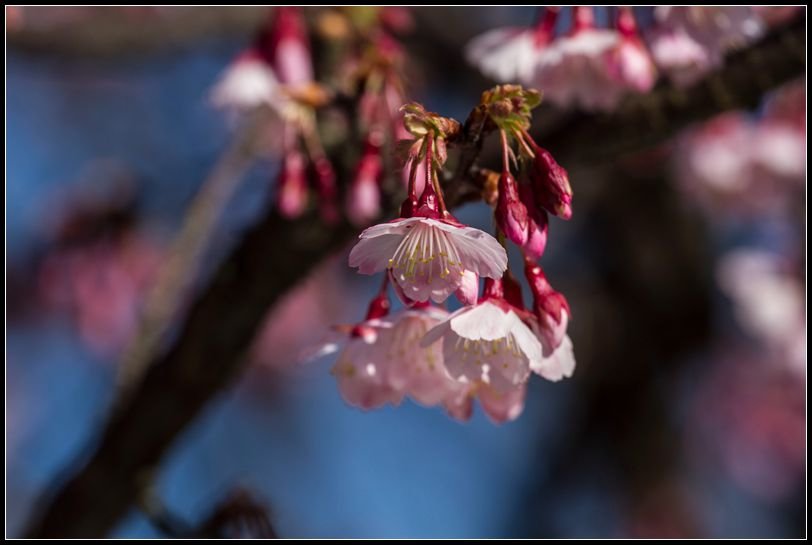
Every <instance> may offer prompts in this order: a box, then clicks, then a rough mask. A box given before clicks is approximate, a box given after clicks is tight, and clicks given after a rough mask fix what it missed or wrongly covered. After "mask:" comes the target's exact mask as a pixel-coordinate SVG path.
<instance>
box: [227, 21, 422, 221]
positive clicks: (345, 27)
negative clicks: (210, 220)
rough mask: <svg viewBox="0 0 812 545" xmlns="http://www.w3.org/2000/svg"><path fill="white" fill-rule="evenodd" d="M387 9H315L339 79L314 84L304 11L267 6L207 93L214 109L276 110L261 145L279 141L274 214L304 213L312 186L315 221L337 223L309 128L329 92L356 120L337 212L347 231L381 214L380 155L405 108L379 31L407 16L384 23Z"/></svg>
mask: <svg viewBox="0 0 812 545" xmlns="http://www.w3.org/2000/svg"><path fill="white" fill-rule="evenodd" d="M391 11H392V10H389V9H386V8H341V9H324V10H321V11H319V12H315V11H314V14H316V21H315V27H316V30H317V31H318V32H319V34H320V35H321V36H322V37H323V38H325V39H327V40H328V41H329V43H330V44H332V46H333V47H334V48H335V49H336V51H339V52H340V58H339V59H338V60H336V62H335V65H336V66H339V67H341V70H339V72H342V73H343V74H345V76H344V77H331V75H330V74H328V73H325V74H322V76H323V77H322V78H321V80H320V81H317V80H316V77H315V74H316V69H315V67H314V64H313V59H312V55H311V45H310V37H309V34H308V25H307V22H308V20H306V19H305V17H304V12H303V9H302V8H299V7H286V6H281V7H276V8H274V9H273V11H272V12H271V15H270V17H269V18H268V20H267V23H266V25H265V27H264V28H263V29H262V30H261V32H260V33H259V35H258V36H257V39H256V40H255V41H254V43H253V44H252V45H251V46H250V47H248V48H247V49H246V50H245V51H243V52H242V53H241V54H240V55H238V57H237V58H236V59H235V60H234V61H233V62H232V63H231V65H230V66H229V67H228V69H227V70H226V71H225V73H224V74H223V76H222V77H221V79H220V81H219V82H218V83H217V85H216V86H215V88H214V89H213V92H212V102H213V103H214V104H215V105H217V106H220V107H223V108H227V109H229V110H232V111H236V112H240V113H242V114H245V113H247V112H252V111H253V110H255V109H256V108H258V107H261V106H265V107H269V108H270V109H271V110H272V111H273V112H274V113H275V114H276V116H275V118H274V119H273V124H272V125H271V126H270V127H269V128H268V131H267V133H268V134H269V135H270V136H269V139H277V140H278V139H279V138H278V136H279V135H281V167H280V169H279V173H278V176H277V180H276V204H277V207H278V209H279V212H280V214H281V215H282V216H284V217H286V218H289V219H294V218H297V217H299V216H300V215H301V214H303V213H304V212H305V211H306V210H307V208H308V206H309V199H310V194H311V192H313V190H314V192H315V194H316V196H317V197H318V209H319V213H320V215H321V218H322V220H323V221H324V222H325V223H327V224H333V223H335V222H336V221H338V220H339V219H340V215H341V212H340V202H341V196H340V193H341V190H340V188H339V187H338V182H337V177H336V173H335V169H334V167H333V164H332V162H331V161H330V159H329V158H328V155H327V153H326V152H325V146H324V145H323V143H322V139H321V137H320V135H319V131H318V127H317V123H316V115H317V112H318V111H319V110H324V109H326V108H328V107H330V106H332V105H333V104H334V103H335V102H336V101H335V100H334V99H335V97H336V96H338V95H341V96H342V97H343V98H344V99H346V98H348V97H353V98H354V99H355V100H357V109H358V112H359V115H358V117H357V119H354V120H352V121H353V122H357V124H358V129H359V131H358V132H360V134H361V135H362V142H361V145H360V146H359V149H358V152H357V153H358V154H359V156H358V161H357V165H356V167H355V170H354V175H353V177H352V179H351V180H350V181H349V182H348V184H347V188H346V191H345V192H344V193H345V197H344V202H345V213H346V216H347V217H348V219H349V220H350V221H351V222H353V223H354V224H356V225H368V224H369V223H370V222H371V221H372V220H374V219H375V218H377V217H378V215H379V214H380V200H381V191H380V184H381V182H382V179H383V173H384V171H385V168H384V161H383V158H384V152H385V150H386V147H387V145H389V146H393V145H394V143H395V142H396V141H397V140H398V139H399V138H400V137H402V134H401V133H399V132H398V128H399V127H402V123H401V114H400V112H399V111H398V107H399V106H400V105H401V104H402V103H403V102H404V100H403V85H402V78H401V72H402V64H403V62H402V60H403V55H402V52H401V49H400V46H399V44H398V43H397V41H396V40H395V39H394V38H393V37H392V35H391V34H390V33H389V32H388V29H390V28H393V29H395V30H398V29H403V28H404V27H405V26H407V25H405V24H404V21H407V20H408V19H407V15H408V14H406V13H401V12H400V11H397V15H398V17H393V16H392V13H390V12H391ZM350 42H351V43H350ZM279 123H281V127H280V126H279ZM353 153H354V151H353ZM311 187H312V189H311Z"/></svg>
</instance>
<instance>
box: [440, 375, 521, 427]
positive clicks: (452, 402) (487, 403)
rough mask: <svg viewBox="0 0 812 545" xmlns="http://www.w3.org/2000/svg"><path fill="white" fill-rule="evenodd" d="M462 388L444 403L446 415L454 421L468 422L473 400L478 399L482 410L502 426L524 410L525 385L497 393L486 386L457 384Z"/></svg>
mask: <svg viewBox="0 0 812 545" xmlns="http://www.w3.org/2000/svg"><path fill="white" fill-rule="evenodd" d="M459 384H460V385H461V386H462V387H461V388H460V389H459V390H458V391H457V392H456V393H455V395H453V396H450V397H449V398H448V399H447V400H446V401H445V403H444V407H445V409H446V412H448V415H449V416H451V417H452V418H454V419H456V420H462V421H465V420H469V419H470V418H471V416H472V415H473V410H474V400H475V399H478V400H479V404H480V406H481V407H482V410H483V411H484V412H485V414H486V415H487V416H488V418H490V419H491V420H492V421H493V422H495V423H497V424H503V423H505V422H510V421H512V420H516V419H517V418H518V417H519V415H521V414H522V411H523V410H524V399H525V395H526V394H527V384H525V383H522V384H519V385H518V386H516V387H514V388H510V389H508V390H505V391H499V390H496V389H494V388H491V387H490V386H489V385H488V384H485V383H483V382H478V383H475V384H465V383H459Z"/></svg>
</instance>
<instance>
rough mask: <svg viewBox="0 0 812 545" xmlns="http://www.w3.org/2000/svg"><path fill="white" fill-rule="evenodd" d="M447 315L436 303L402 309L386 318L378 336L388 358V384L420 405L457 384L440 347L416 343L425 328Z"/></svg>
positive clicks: (428, 403)
mask: <svg viewBox="0 0 812 545" xmlns="http://www.w3.org/2000/svg"><path fill="white" fill-rule="evenodd" d="M447 317H448V312H446V311H445V310H443V309H440V308H437V307H430V306H424V307H422V308H412V309H406V310H403V311H401V312H399V313H397V314H396V315H394V316H393V317H392V318H391V319H390V320H389V323H390V327H389V329H387V330H386V332H385V333H384V335H383V337H382V338H381V342H382V343H385V344H386V357H387V359H388V361H389V364H388V366H389V367H388V368H389V375H388V380H389V384H390V385H391V386H392V387H393V388H394V389H396V390H397V391H400V392H403V393H404V394H406V395H408V396H409V397H411V398H412V399H414V400H415V401H416V402H418V403H420V404H421V405H425V406H433V405H437V404H438V403H441V402H443V401H444V400H445V399H446V398H448V397H449V395H450V393H454V392H456V390H457V389H458V388H459V386H458V385H457V384H456V383H455V381H454V380H452V379H451V377H449V375H448V373H447V372H446V369H445V365H444V363H443V354H442V352H441V351H440V348H439V347H438V346H437V345H434V346H426V347H424V346H421V345H420V340H421V339H422V338H423V337H424V336H425V334H426V332H427V331H428V330H430V329H431V328H433V327H434V326H436V325H437V324H438V323H440V322H442V321H443V320H444V319H445V318H447Z"/></svg>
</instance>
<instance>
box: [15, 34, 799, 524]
mask: <svg viewBox="0 0 812 545" xmlns="http://www.w3.org/2000/svg"><path fill="white" fill-rule="evenodd" d="M804 44H805V25H804V21H803V20H801V21H799V22H797V23H795V24H793V25H791V26H790V27H787V28H784V29H782V30H779V31H775V32H773V33H771V34H770V35H769V36H767V37H766V38H765V39H764V40H762V41H761V42H760V43H759V44H756V45H754V46H753V47H751V48H750V49H748V50H746V51H743V52H741V53H738V54H736V55H733V56H732V57H731V58H730V59H729V61H728V63H727V64H726V65H725V67H724V68H723V69H722V70H721V71H720V72H718V73H716V74H713V75H711V76H710V77H708V78H707V79H706V80H705V81H703V82H701V83H700V84H698V85H696V86H695V87H693V88H692V89H689V90H687V91H684V92H683V91H677V90H675V89H672V88H670V87H661V88H659V89H658V90H657V91H656V92H654V93H653V94H651V95H647V96H643V97H639V98H634V99H630V100H629V101H628V102H627V103H626V104H624V105H623V107H622V108H621V109H620V110H619V111H618V112H616V113H614V114H611V115H597V116H587V115H583V116H579V117H578V118H577V119H575V120H574V121H573V122H572V123H570V124H568V125H567V126H566V127H565V128H564V129H561V130H559V131H557V132H555V133H554V134H550V135H547V136H545V137H543V138H542V140H543V142H544V144H545V146H549V147H551V148H552V149H554V150H555V151H556V153H557V155H558V157H559V159H560V161H561V162H562V163H564V164H565V165H566V166H568V167H569V166H571V165H573V164H574V163H577V164H578V165H583V164H590V163H592V164H594V163H596V162H600V161H605V160H607V159H611V158H612V157H615V156H617V154H621V153H627V152H632V151H635V150H640V149H643V148H646V147H648V146H650V145H652V144H655V143H657V142H659V141H662V140H663V139H666V138H668V137H669V136H671V135H673V134H675V133H676V132H677V131H678V130H679V129H681V128H683V127H684V126H685V125H686V124H687V123H690V122H694V121H700V120H702V119H706V118H708V117H710V116H712V115H714V114H717V113H719V112H721V111H724V110H726V109H731V108H738V107H749V106H754V105H756V104H757V103H758V100H759V98H760V97H761V96H762V95H763V93H764V92H765V91H767V90H769V89H771V88H773V87H775V86H778V85H779V84H781V83H783V82H785V81H787V80H789V79H791V78H794V77H798V76H801V75H802V74H803V73H804V70H805V48H804ZM723 90H726V92H725V91H723ZM575 185H576V188H577V180H576V181H575ZM450 204H459V203H458V202H457V203H454V202H451V203H450ZM356 234H357V230H356V229H354V228H351V227H350V226H349V225H341V226H339V227H337V228H332V229H325V228H324V227H322V226H321V224H320V222H319V221H318V219H317V217H316V216H315V215H310V216H307V217H303V218H301V219H299V220H297V221H292V222H291V221H285V220H283V219H282V218H281V217H279V215H278V214H277V213H276V212H275V211H269V212H268V213H267V215H266V217H265V218H264V219H262V220H261V221H260V222H259V224H258V225H256V226H254V227H253V228H252V229H250V230H249V231H248V232H247V233H246V235H245V237H244V238H243V240H242V241H241V242H240V243H239V244H238V246H237V247H236V248H235V249H234V250H233V252H232V253H231V255H230V256H229V257H228V258H227V259H226V260H225V261H224V262H223V263H222V265H221V266H220V267H219V270H218V271H217V273H216V274H215V275H214V276H213V277H212V279H211V280H210V281H209V283H208V285H207V286H206V287H205V288H204V289H203V291H202V294H201V295H200V297H199V298H198V300H197V301H196V302H195V303H194V304H193V305H192V306H191V309H190V311H189V313H188V316H187V317H186V319H185V323H184V324H183V326H182V328H181V330H180V332H179V334H178V336H177V338H176V339H175V340H174V342H173V343H172V345H171V347H170V348H169V350H168V351H167V352H166V353H164V354H162V355H159V356H158V357H157V358H156V359H155V360H154V361H153V362H151V364H150V365H149V366H148V368H147V369H146V372H145V374H144V376H143V378H142V380H141V382H140V383H138V384H137V385H135V386H134V387H133V388H132V389H131V390H130V391H129V395H128V396H127V397H126V399H124V400H120V402H119V403H118V404H117V406H116V410H115V411H114V412H113V414H112V415H111V417H110V419H109V421H108V422H107V424H106V426H105V429H104V431H103V433H102V435H101V437H100V438H99V442H98V449H97V450H96V452H95V453H94V454H93V455H92V457H91V458H90V459H89V461H88V462H87V463H86V464H85V465H84V467H83V468H82V469H81V470H80V471H79V472H78V473H77V474H75V475H74V476H73V477H72V478H70V480H69V481H68V482H67V484H66V485H65V487H64V488H62V490H60V491H59V492H58V493H57V495H56V496H55V497H54V498H53V499H52V502H51V503H50V505H49V506H48V507H47V509H46V510H45V512H44V516H43V517H42V518H41V519H39V520H37V521H34V523H33V524H32V526H31V527H30V528H29V529H28V531H27V532H26V535H27V536H28V537H42V538H44V537H99V536H103V535H105V534H106V533H108V532H109V531H110V529H111V528H112V527H113V526H114V524H115V523H116V522H117V521H118V520H119V519H120V518H121V516H122V515H123V514H125V513H126V511H127V509H128V508H130V507H131V505H132V504H133V502H134V501H135V499H136V498H137V497H138V492H139V489H140V488H141V487H142V486H143V483H144V482H147V481H148V480H149V479H150V477H151V475H152V473H153V472H154V471H155V470H156V469H157V468H158V467H159V464H160V461H161V458H162V457H163V455H164V454H165V453H166V451H167V449H168V448H169V447H170V446H171V444H172V442H173V441H174V439H175V438H176V437H177V436H178V434H179V433H180V432H181V431H182V430H183V429H184V428H185V427H186V426H187V425H188V424H189V423H190V422H191V421H192V420H193V419H194V418H195V416H197V414H198V413H199V412H200V410H201V409H202V408H203V406H204V405H205V404H206V403H207V402H208V401H209V400H211V398H212V397H213V396H215V395H216V394H217V393H218V392H219V391H221V390H222V389H223V388H225V387H226V386H228V385H229V384H230V383H231V381H232V380H233V379H234V377H235V376H237V375H238V374H239V372H240V371H241V370H242V369H243V367H244V366H245V363H246V359H245V358H244V355H245V351H246V349H247V347H248V346H250V343H251V341H252V339H253V337H254V335H255V333H256V332H257V330H258V328H259V326H260V324H261V322H262V319H263V317H264V316H265V315H266V313H267V311H268V309H269V308H270V307H271V306H272V305H273V304H274V303H275V302H276V301H277V300H278V299H279V298H280V297H281V296H282V295H283V294H284V293H286V292H287V291H288V290H289V289H291V287H293V286H294V285H295V284H296V283H297V282H298V281H299V280H301V279H302V278H303V277H304V276H305V275H306V274H307V273H308V271H310V270H311V269H312V268H313V267H315V266H316V265H317V264H318V263H319V261H320V260H321V259H322V258H323V257H324V256H325V255H328V254H329V253H330V252H332V251H334V250H337V249H339V248H341V247H342V246H344V245H345V244H347V243H348V242H349V241H351V240H352V239H353V238H354V236H355V235H356Z"/></svg>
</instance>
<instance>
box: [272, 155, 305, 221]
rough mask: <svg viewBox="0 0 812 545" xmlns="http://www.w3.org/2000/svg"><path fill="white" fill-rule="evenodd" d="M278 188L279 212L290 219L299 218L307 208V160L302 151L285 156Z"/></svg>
mask: <svg viewBox="0 0 812 545" xmlns="http://www.w3.org/2000/svg"><path fill="white" fill-rule="evenodd" d="M277 186H278V197H277V205H278V206H279V212H280V213H281V214H282V215H283V216H284V217H286V218H289V219H292V218H297V217H299V216H300V215H301V214H302V212H304V209H305V207H306V206H307V181H306V179H305V158H304V155H302V153H301V152H300V151H290V152H288V154H287V155H285V158H284V159H283V160H282V170H281V171H280V172H279V179H278V182H277Z"/></svg>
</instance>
